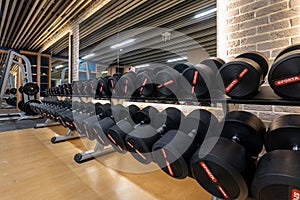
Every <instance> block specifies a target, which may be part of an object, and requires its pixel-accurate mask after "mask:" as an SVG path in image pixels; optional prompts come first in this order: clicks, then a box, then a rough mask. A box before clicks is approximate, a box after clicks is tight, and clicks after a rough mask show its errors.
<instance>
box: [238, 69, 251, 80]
mask: <svg viewBox="0 0 300 200" xmlns="http://www.w3.org/2000/svg"><path fill="white" fill-rule="evenodd" d="M248 71H249V69H248V68H245V69H244V70H243V71H242V72H241V73H240V74H239V78H243V77H244V76H245V75H246V74H247V73H248Z"/></svg>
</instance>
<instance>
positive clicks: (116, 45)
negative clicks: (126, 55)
mask: <svg viewBox="0 0 300 200" xmlns="http://www.w3.org/2000/svg"><path fill="white" fill-rule="evenodd" d="M135 40H136V39H129V40H125V41H124V42H121V43H119V44H115V45H113V46H111V48H112V49H116V48H119V47H122V46H125V45H127V44H130V43H132V42H134V41H135Z"/></svg>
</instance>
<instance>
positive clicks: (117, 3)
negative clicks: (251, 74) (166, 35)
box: [47, 0, 216, 65]
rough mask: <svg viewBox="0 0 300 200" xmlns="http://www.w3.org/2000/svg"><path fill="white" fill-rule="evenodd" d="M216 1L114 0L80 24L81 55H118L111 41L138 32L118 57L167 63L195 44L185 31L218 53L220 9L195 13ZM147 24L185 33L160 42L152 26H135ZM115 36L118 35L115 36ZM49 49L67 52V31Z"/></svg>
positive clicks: (108, 58) (107, 59)
mask: <svg viewBox="0 0 300 200" xmlns="http://www.w3.org/2000/svg"><path fill="white" fill-rule="evenodd" d="M215 6H216V1H215V0H202V1H195V0H170V1H163V0H148V1H145V0H132V1H130V0H112V1H111V2H109V3H108V4H106V5H105V6H104V7H103V8H102V9H100V10H99V11H97V12H96V13H95V14H94V15H92V16H91V17H90V18H89V19H87V20H85V21H84V22H83V23H81V24H80V56H81V57H83V56H84V55H87V54H90V53H95V54H96V56H94V57H93V58H91V60H92V61H96V62H101V63H105V64H111V63H112V62H114V61H116V60H117V59H116V57H118V55H119V52H118V51H116V50H113V49H111V48H110V47H111V45H113V44H116V43H117V41H118V40H117V39H119V38H118V37H117V36H118V33H119V34H120V35H122V39H121V40H126V38H138V40H137V41H135V43H134V44H133V45H132V46H131V47H128V48H129V50H128V49H126V50H128V51H130V52H128V53H126V54H124V55H122V56H121V57H120V62H121V63H122V64H126V65H138V64H143V63H145V62H149V60H154V61H155V62H159V63H165V62H166V61H167V60H168V59H171V58H176V57H178V55H184V54H186V53H187V51H188V50H190V49H193V48H196V47H195V44H194V43H193V42H192V43H191V42H190V40H188V38H187V37H190V38H192V39H193V40H194V41H196V42H197V43H198V44H200V45H201V46H202V47H203V48H204V49H205V50H206V51H207V52H208V54H209V55H210V56H215V55H216V13H212V14H210V15H207V16H205V17H203V18H199V19H195V18H194V16H195V15H196V14H198V13H200V12H203V11H206V10H210V9H211V8H214V7H215ZM143 27H159V28H167V29H171V30H173V31H178V32H180V33H182V34H183V35H186V36H187V37H179V36H176V35H172V39H171V41H169V42H167V43H166V44H162V43H161V35H160V34H159V35H158V33H157V32H155V30H153V29H149V30H148V29H147V30H141V31H139V32H137V30H136V29H137V28H143ZM132 29H133V30H134V31H131V30H132ZM154 32H155V33H154ZM125 33H126V34H127V36H126V35H125ZM111 36H116V37H115V38H112V39H111ZM108 39H109V40H108ZM162 46H163V48H164V50H163V51H162V50H161V47H162ZM197 46H199V45H197ZM47 51H48V52H52V53H53V54H58V55H64V56H67V55H68V37H64V38H62V39H61V40H60V41H58V42H56V43H55V44H54V45H52V46H51V47H50V48H49V49H47ZM171 52H172V53H171ZM174 53H175V54H174ZM176 54H177V55H176Z"/></svg>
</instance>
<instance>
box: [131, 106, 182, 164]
mask: <svg viewBox="0 0 300 200" xmlns="http://www.w3.org/2000/svg"><path fill="white" fill-rule="evenodd" d="M183 117H184V115H183V113H182V112H181V111H180V110H178V109H177V108H167V109H165V110H163V111H162V112H160V113H157V114H156V115H155V117H153V118H152V119H153V121H154V122H153V123H152V124H143V125H140V126H137V127H135V129H134V130H133V131H132V132H130V133H129V134H128V135H127V137H126V143H127V146H128V151H129V152H130V153H131V154H132V156H133V157H134V158H135V159H136V160H138V161H139V162H141V163H143V164H149V163H151V162H152V160H153V157H152V153H151V152H152V147H153V145H154V144H155V142H157V141H158V140H159V139H160V138H161V137H162V135H164V134H165V133H166V132H168V131H169V130H177V129H178V128H179V126H180V123H181V120H182V119H183Z"/></svg>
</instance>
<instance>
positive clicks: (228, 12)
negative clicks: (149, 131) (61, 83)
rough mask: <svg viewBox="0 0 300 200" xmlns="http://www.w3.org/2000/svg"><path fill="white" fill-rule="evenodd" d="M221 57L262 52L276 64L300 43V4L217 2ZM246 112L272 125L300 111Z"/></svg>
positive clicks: (291, 0) (284, 0) (294, 0)
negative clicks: (281, 117) (283, 117)
mask: <svg viewBox="0 0 300 200" xmlns="http://www.w3.org/2000/svg"><path fill="white" fill-rule="evenodd" d="M217 6H218V36H217V38H218V57H221V58H223V59H224V60H226V61H230V60H231V59H232V58H234V57H235V56H237V55H239V54H241V53H245V52H248V51H260V52H262V53H264V54H265V55H266V56H267V57H268V58H270V61H271V64H272V63H273V60H274V58H275V57H276V55H277V54H278V53H279V51H281V50H282V49H284V48H285V47H287V46H289V45H291V44H295V43H300V0H217ZM242 109H243V110H248V111H251V112H253V113H255V114H257V115H258V116H259V117H260V118H262V119H263V120H264V121H265V122H267V123H268V122H270V121H272V120H273V119H274V117H277V116H279V115H282V114H286V113H300V108H289V107H279V106H250V105H243V106H242Z"/></svg>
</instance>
